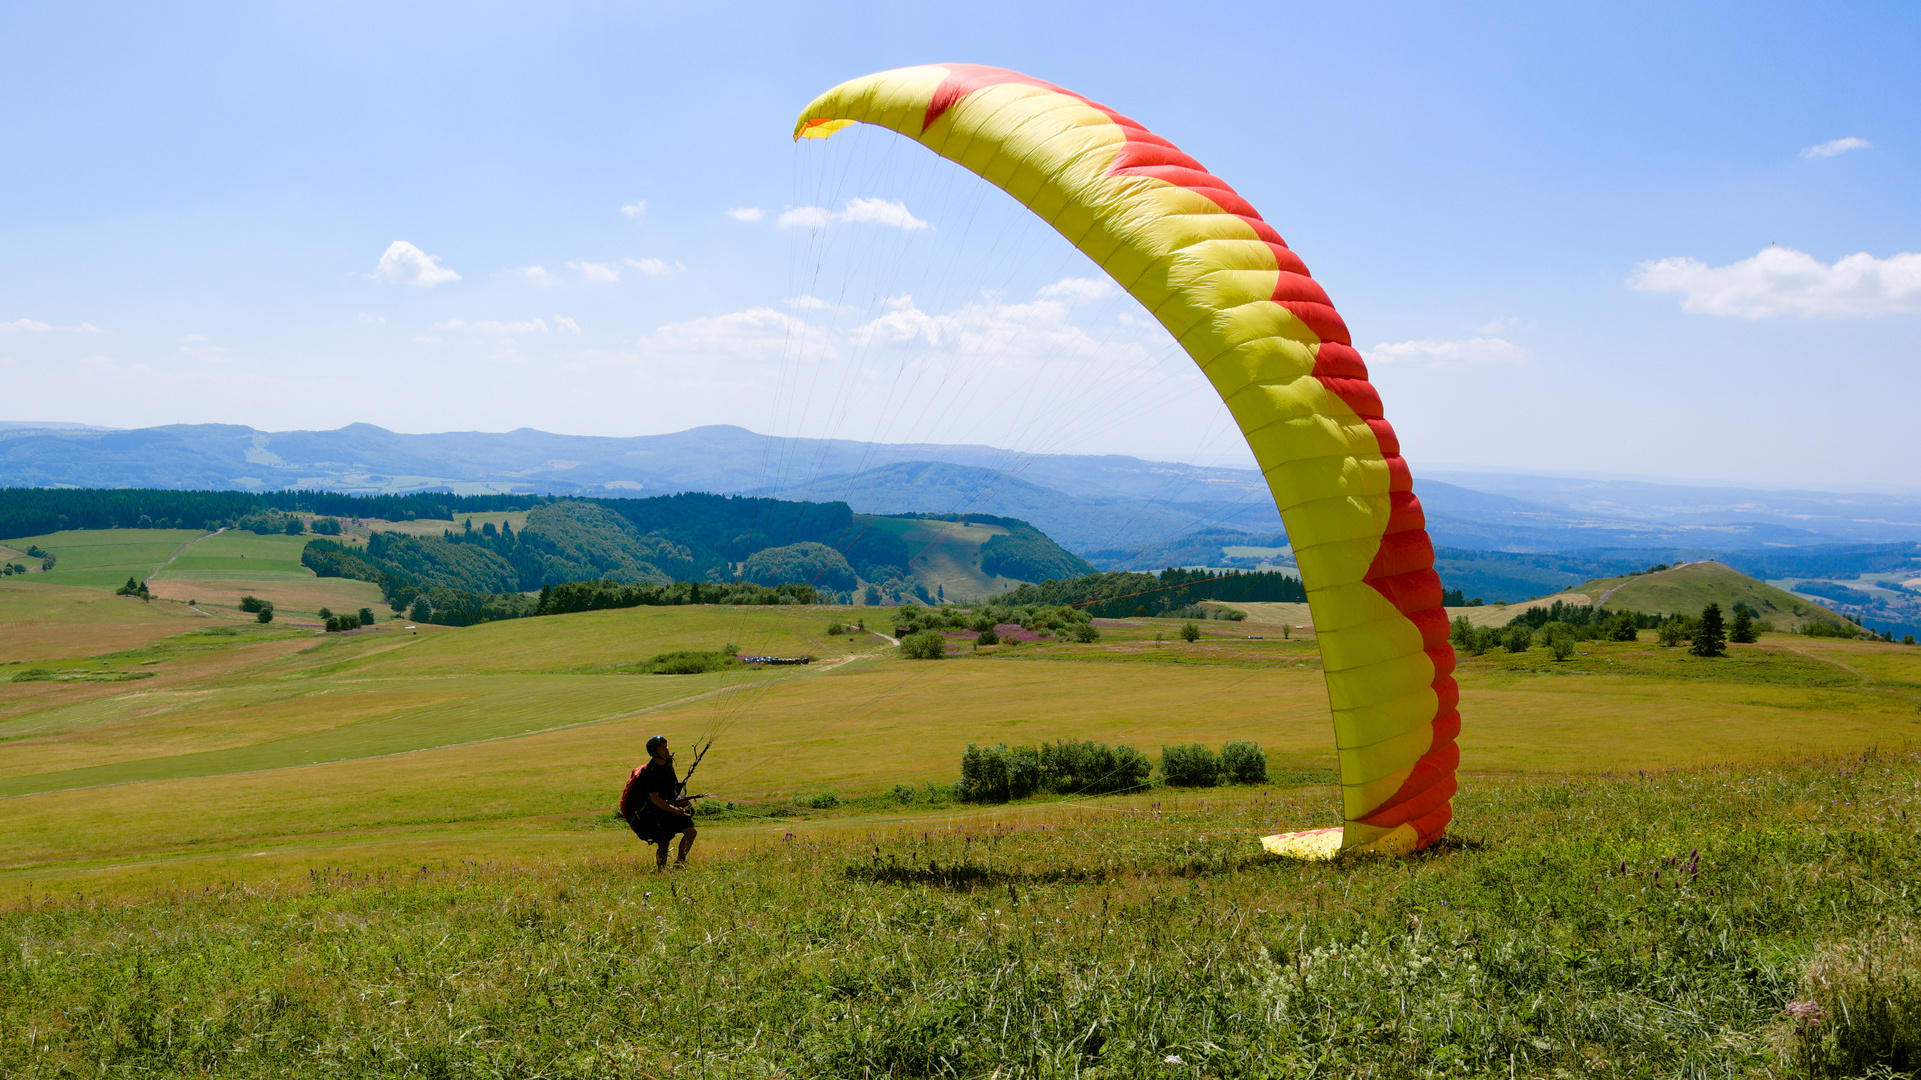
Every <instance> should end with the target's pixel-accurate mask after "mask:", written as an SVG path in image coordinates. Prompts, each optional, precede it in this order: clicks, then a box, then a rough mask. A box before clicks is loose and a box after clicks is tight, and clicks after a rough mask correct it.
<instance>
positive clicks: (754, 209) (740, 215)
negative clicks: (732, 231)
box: [727, 206, 767, 221]
mask: <svg viewBox="0 0 1921 1080" xmlns="http://www.w3.org/2000/svg"><path fill="white" fill-rule="evenodd" d="M727 216H728V217H730V218H733V219H734V220H735V221H759V220H760V219H761V218H764V217H766V216H767V211H765V210H762V209H761V208H760V207H758V206H736V207H734V208H733V209H732V210H729V211H727Z"/></svg>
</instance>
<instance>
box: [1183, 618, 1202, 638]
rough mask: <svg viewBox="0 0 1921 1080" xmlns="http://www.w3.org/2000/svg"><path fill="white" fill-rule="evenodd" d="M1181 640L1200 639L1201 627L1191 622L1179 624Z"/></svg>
mask: <svg viewBox="0 0 1921 1080" xmlns="http://www.w3.org/2000/svg"><path fill="white" fill-rule="evenodd" d="M1181 640H1182V641H1199V640H1201V628H1200V627H1199V626H1197V625H1195V624H1194V623H1191V622H1184V623H1182V624H1181Z"/></svg>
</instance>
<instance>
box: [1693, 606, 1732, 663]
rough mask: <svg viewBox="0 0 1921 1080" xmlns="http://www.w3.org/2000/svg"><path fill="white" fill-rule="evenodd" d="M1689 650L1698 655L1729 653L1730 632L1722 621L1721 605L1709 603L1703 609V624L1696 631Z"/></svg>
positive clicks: (1723, 654)
mask: <svg viewBox="0 0 1921 1080" xmlns="http://www.w3.org/2000/svg"><path fill="white" fill-rule="evenodd" d="M1688 651H1689V652H1691V653H1693V654H1694V655H1696V656H1726V655H1727V654H1728V634H1727V630H1726V628H1725V627H1724V626H1723V625H1722V623H1721V605H1719V604H1709V605H1708V606H1707V607H1704V608H1702V609H1701V625H1700V627H1699V628H1698V629H1696V630H1695V631H1694V643H1693V644H1692V645H1690V646H1689V647H1688Z"/></svg>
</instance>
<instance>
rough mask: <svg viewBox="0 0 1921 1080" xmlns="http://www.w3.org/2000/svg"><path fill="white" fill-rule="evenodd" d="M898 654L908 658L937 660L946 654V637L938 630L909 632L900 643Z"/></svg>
mask: <svg viewBox="0 0 1921 1080" xmlns="http://www.w3.org/2000/svg"><path fill="white" fill-rule="evenodd" d="M900 654H901V655H902V656H904V657H906V658H907V659H909V660H939V659H940V658H941V657H943V656H945V655H947V639H945V638H943V637H941V634H940V631H938V630H922V631H921V632H920V633H918V634H909V635H907V637H906V638H905V639H904V640H902V641H901V643H900Z"/></svg>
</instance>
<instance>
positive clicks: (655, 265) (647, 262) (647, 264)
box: [626, 259, 687, 277]
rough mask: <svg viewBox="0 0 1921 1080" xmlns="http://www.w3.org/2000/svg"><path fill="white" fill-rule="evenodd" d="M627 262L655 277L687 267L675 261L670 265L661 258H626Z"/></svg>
mask: <svg viewBox="0 0 1921 1080" xmlns="http://www.w3.org/2000/svg"><path fill="white" fill-rule="evenodd" d="M626 262H627V265H628V266H631V267H633V268H634V269H636V270H638V271H640V272H641V273H643V274H651V275H653V276H654V277H659V276H660V275H662V274H671V273H673V272H674V271H676V270H685V269H687V268H686V267H685V266H683V265H681V264H680V263H678V262H676V263H674V264H673V265H672V266H669V265H667V263H666V262H665V261H664V260H661V259H628V260H626Z"/></svg>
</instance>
